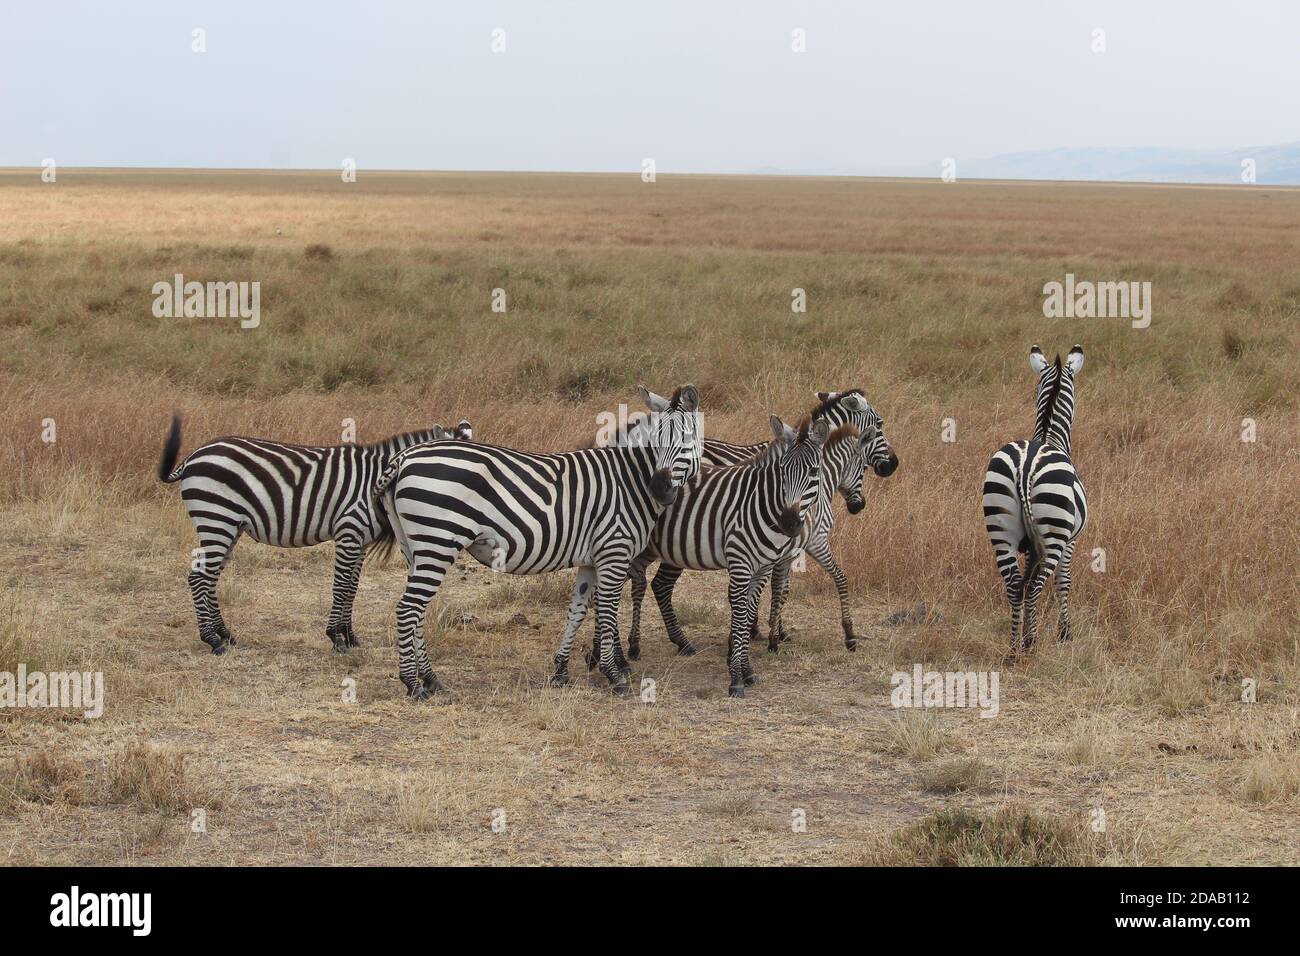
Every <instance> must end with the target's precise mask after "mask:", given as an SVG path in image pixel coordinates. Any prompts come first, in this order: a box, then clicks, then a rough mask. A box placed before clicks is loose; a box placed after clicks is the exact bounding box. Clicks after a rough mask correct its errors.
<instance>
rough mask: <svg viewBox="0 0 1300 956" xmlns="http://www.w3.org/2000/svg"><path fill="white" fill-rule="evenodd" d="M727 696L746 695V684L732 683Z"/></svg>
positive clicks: (738, 696)
mask: <svg viewBox="0 0 1300 956" xmlns="http://www.w3.org/2000/svg"><path fill="white" fill-rule="evenodd" d="M727 696H728V697H737V698H740V697H744V696H745V685H744V684H732V685H731V686H730V687H728V688H727Z"/></svg>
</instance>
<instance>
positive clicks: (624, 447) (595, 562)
mask: <svg viewBox="0 0 1300 956" xmlns="http://www.w3.org/2000/svg"><path fill="white" fill-rule="evenodd" d="M640 393H641V397H642V399H644V400H645V403H646V405H647V406H648V407H649V408H650V410H651V412H653V413H654V415H653V417H652V419H651V420H649V421H648V422H647V424H645V425H644V426H642V427H640V428H638V429H637V430H636V432H635V435H628V436H626V438H627V440H620V441H619V442H618V443H616V444H615V445H612V446H608V447H603V448H584V449H579V450H578V451H572V452H565V453H561V454H552V455H535V454H528V453H525V452H520V451H515V450H513V449H509V448H500V447H496V446H493V445H481V444H476V443H472V442H471V443H465V444H461V443H457V442H436V443H433V444H430V445H423V446H420V447H419V448H416V449H412V450H410V451H408V452H406V453H405V454H404V455H401V456H400V457H398V458H397V459H395V460H394V461H393V462H392V463H391V464H390V465H389V468H388V470H387V471H386V472H385V473H384V475H383V476H382V477H381V478H380V480H379V481H378V482H377V483H376V486H375V488H374V494H375V497H376V498H377V499H379V501H380V502H381V503H382V506H383V508H384V511H385V513H386V514H387V516H388V519H389V522H390V525H391V526H392V528H393V531H394V533H395V536H396V539H397V542H398V544H399V545H400V546H401V549H402V553H403V555H405V557H406V562H407V568H408V573H407V579H406V590H405V592H404V593H403V595H402V597H401V600H400V601H399V602H398V605H397V628H398V652H399V657H400V666H399V674H400V676H401V679H402V683H403V684H405V685H406V689H407V693H408V694H409V696H410V697H412V698H413V699H415V700H425V699H427V698H428V697H429V696H431V694H433V693H434V692H436V691H438V690H441V689H442V685H441V684H440V683H439V682H438V679H437V677H436V676H435V675H434V672H433V669H432V668H431V666H430V664H429V658H428V650H427V648H426V646H425V642H424V635H423V630H424V615H425V611H426V609H427V608H428V606H429V602H430V601H431V600H432V599H433V597H434V596H435V595H436V594H437V593H438V589H439V587H440V586H441V585H442V582H443V578H444V577H445V575H446V573H447V569H448V568H449V567H450V566H451V564H452V562H453V561H454V560H455V558H456V555H457V554H458V553H459V552H460V551H461V550H462V549H464V550H468V551H469V553H470V555H471V556H472V557H474V558H475V559H476V560H478V561H480V562H481V563H483V564H486V565H488V566H489V567H491V568H492V569H493V570H496V571H505V572H508V573H510V574H541V573H544V572H546V571H554V570H557V569H559V568H567V567H576V568H577V569H578V576H577V580H576V581H575V583H574V588H573V602H572V605H571V606H580V607H581V608H582V610H583V612H585V611H586V607H587V604H588V603H589V602H590V601H591V598H592V592H593V590H594V592H595V599H596V620H597V627H598V629H599V633H600V639H601V653H600V659H599V663H600V670H601V673H602V674H604V675H605V677H606V678H607V679H608V680H609V683H610V686H611V688H612V689H613V691H614V693H615V694H618V695H620V696H626V695H627V694H629V693H630V690H629V687H628V680H627V672H626V671H625V670H624V669H623V667H622V666H621V664H622V661H621V658H622V651H621V649H619V650H618V652H617V656H616V652H615V647H616V645H617V644H618V603H619V599H620V596H621V592H622V588H623V581H624V579H625V578H626V577H627V571H628V564H629V563H630V562H631V561H632V559H633V558H634V557H636V556H637V555H638V554H640V553H641V552H642V551H643V550H645V546H646V543H647V541H648V539H649V537H650V532H651V530H652V529H653V528H654V525H655V521H656V520H657V519H658V517H659V515H660V513H661V512H662V511H663V510H664V508H666V507H667V506H668V505H670V504H671V503H672V502H673V501H674V500H675V499H676V498H677V496H678V494H679V492H680V489H681V488H682V486H683V484H684V483H685V482H687V481H689V480H690V479H691V478H693V477H694V476H695V474H696V472H697V471H698V470H699V465H700V439H699V430H698V414H699V393H698V392H697V391H696V389H695V386H693V385H683V386H681V387H679V388H678V389H677V390H676V391H675V392H674V393H673V395H672V397H671V398H663V397H662V396H659V395H656V394H654V393H653V392H650V391H648V390H646V389H645V388H641V389H640ZM555 668H556V669H555V679H556V680H557V681H558V682H563V680H564V679H565V678H567V671H568V656H567V652H562V653H560V654H556V656H555Z"/></svg>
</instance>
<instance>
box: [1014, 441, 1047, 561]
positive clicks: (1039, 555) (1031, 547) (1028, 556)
mask: <svg viewBox="0 0 1300 956" xmlns="http://www.w3.org/2000/svg"><path fill="white" fill-rule="evenodd" d="M1031 452H1034V453H1036V452H1037V447H1036V446H1035V444H1034V443H1033V442H1030V444H1029V448H1028V449H1026V452H1025V466H1024V469H1023V473H1022V476H1021V480H1020V488H1019V489H1018V490H1019V492H1020V494H1019V495H1017V496H1016V497H1018V498H1019V499H1020V516H1021V520H1022V521H1024V523H1025V582H1026V584H1027V583H1028V582H1029V581H1030V580H1031V579H1032V578H1033V572H1034V570H1035V569H1036V568H1037V566H1038V563H1039V562H1040V561H1041V560H1042V559H1043V544H1042V541H1041V540H1040V536H1039V533H1038V528H1037V526H1035V524H1034V515H1033V513H1032V512H1031V511H1030V510H1029V482H1030V475H1029V465H1030V462H1031V461H1032V460H1033V458H1032V455H1031Z"/></svg>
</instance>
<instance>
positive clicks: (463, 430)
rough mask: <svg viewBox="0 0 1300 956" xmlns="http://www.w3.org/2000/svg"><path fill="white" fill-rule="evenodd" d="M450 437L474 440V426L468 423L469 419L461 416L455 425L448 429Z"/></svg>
mask: <svg viewBox="0 0 1300 956" xmlns="http://www.w3.org/2000/svg"><path fill="white" fill-rule="evenodd" d="M448 430H449V431H450V432H451V437H452V438H459V439H460V440H461V441H473V440H474V426H472V425H471V424H470V423H469V419H467V418H462V419H461V420H460V421H459V422H457V423H456V427H455V428H452V429H448Z"/></svg>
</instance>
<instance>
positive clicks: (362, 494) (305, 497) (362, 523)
mask: <svg viewBox="0 0 1300 956" xmlns="http://www.w3.org/2000/svg"><path fill="white" fill-rule="evenodd" d="M473 435H474V430H473V428H472V427H471V426H470V423H469V422H467V421H461V422H460V423H459V424H457V425H456V426H455V428H452V429H444V428H441V427H440V426H437V425H435V426H433V428H429V429H425V430H424V431H417V432H407V433H406V434H403V435H396V436H394V437H392V438H386V439H384V440H383V441H381V442H376V443H375V444H373V445H334V446H327V447H322V446H314V445H288V444H284V443H282V442H273V441H266V440H264V439H260V438H240V437H231V438H219V439H217V440H216V441H213V442H209V443H208V444H206V445H202V446H200V447H199V448H196V449H195V450H194V451H192V452H191V453H190V454H189V455H188V456H187V457H186V459H185V460H184V461H183V462H181V464H180V465H179V466H177V465H176V458H177V455H179V454H180V449H181V419H180V416H179V415H176V416H174V417H173V418H172V424H171V431H170V432H169V433H168V435H167V442H166V444H165V446H164V447H163V454H162V462H161V463H160V464H159V466H158V478H159V480H160V481H163V482H166V483H167V484H172V483H174V482H177V481H179V482H180V483H181V500H182V501H183V502H184V503H185V510H186V512H188V513H189V516H190V521H192V522H194V528H195V530H196V531H197V532H198V535H199V547H198V548H196V549H195V550H194V560H193V563H192V564H191V568H190V573H189V586H190V596H191V597H192V598H193V599H194V611H195V613H196V615H197V616H198V623H199V639H200V640H201V641H203V643H205V644H207V645H208V646H209V647H211V648H212V653H213V654H224V653H225V652H226V645H228V644H234V643H235V637H234V635H233V634H231V633H230V628H228V627H227V626H226V622H225V621H224V620H223V619H222V617H221V608H220V607H219V606H218V604H217V578H218V577H219V576H220V575H221V569H222V568H223V567H225V564H226V561H227V560H228V559H229V557H230V552H231V550H232V549H233V548H234V547H235V542H236V541H238V540H239V536H240V535H241V534H247V535H248V536H249V537H251V538H252V539H253V540H254V541H260V542H261V543H263V544H271V545H275V546H277V547H281V548H301V547H306V546H308V545H313V544H321V543H322V542H325V541H330V540H333V541H334V545H335V555H334V589H333V599H332V603H331V606H330V616H329V621H328V623H327V624H326V627H325V636H326V637H328V638H329V639H330V643H331V644H333V645H334V649H335V650H336V651H346V650H347V649H348V648H349V647H356V646H358V645H359V644H360V643H361V642H360V641H359V640H358V639H357V635H356V632H355V631H354V630H353V629H352V602H353V599H354V598H355V597H356V593H357V583H358V582H359V581H360V579H361V564H362V560H363V558H364V557H365V554H366V551H367V550H368V549H369V548H370V546H371V545H373V544H375V543H376V542H382V541H385V539H387V544H388V546H389V547H391V544H392V541H391V538H392V532H391V530H390V529H389V527H388V524H387V522H386V521H385V520H384V517H383V515H382V514H380V513H379V512H378V510H377V509H376V508H374V507H373V505H372V503H371V499H370V494H369V492H370V489H371V487H372V486H373V485H374V483H375V481H376V480H378V478H379V476H380V475H381V474H382V473H383V471H384V469H385V468H386V467H387V465H388V463H389V461H391V460H392V458H393V456H394V455H395V454H396V453H398V452H400V451H402V450H403V449H406V448H410V447H411V446H413V445H416V444H418V443H420V442H427V441H436V440H439V439H445V438H449V437H455V438H459V439H463V440H466V441H468V440H470V439H471V438H473Z"/></svg>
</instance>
